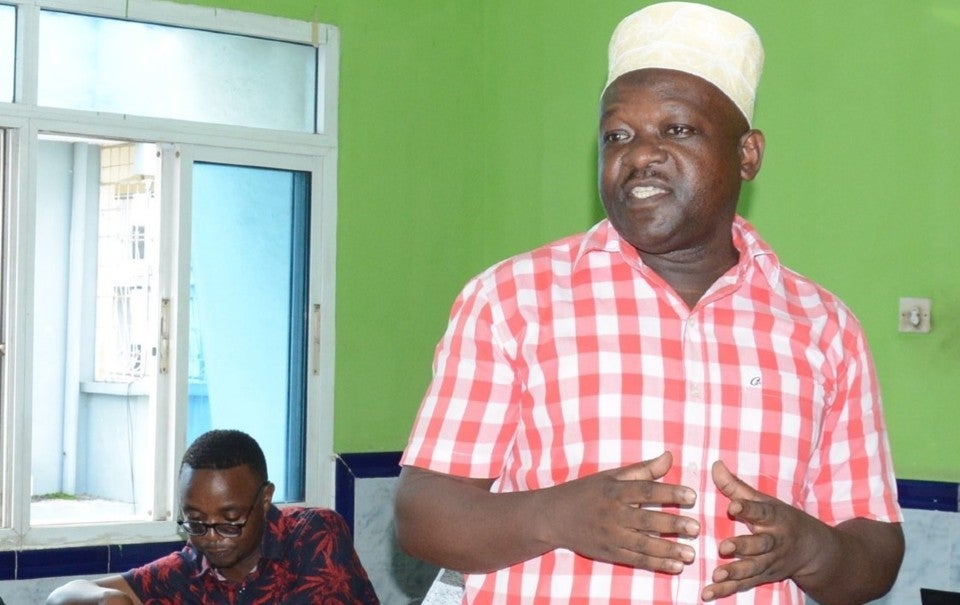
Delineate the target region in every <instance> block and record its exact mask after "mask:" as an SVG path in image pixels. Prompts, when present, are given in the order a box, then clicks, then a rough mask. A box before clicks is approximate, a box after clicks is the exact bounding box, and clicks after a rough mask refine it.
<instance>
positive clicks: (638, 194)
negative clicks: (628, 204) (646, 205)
mask: <svg viewBox="0 0 960 605" xmlns="http://www.w3.org/2000/svg"><path fill="white" fill-rule="evenodd" d="M666 192H667V190H666V189H661V188H660V187H648V186H640V187H634V188H633V189H631V190H630V196H631V197H634V198H636V199H638V200H645V199H647V198H651V197H653V196H655V195H660V194H661V193H666Z"/></svg>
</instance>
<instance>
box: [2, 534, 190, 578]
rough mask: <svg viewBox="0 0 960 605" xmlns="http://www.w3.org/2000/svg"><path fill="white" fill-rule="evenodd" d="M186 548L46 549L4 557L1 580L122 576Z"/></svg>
mask: <svg viewBox="0 0 960 605" xmlns="http://www.w3.org/2000/svg"><path fill="white" fill-rule="evenodd" d="M181 548H183V542H152V543H148V544H111V545H109V546H79V547H71V548H44V549H39V550H21V551H7V552H2V553H0V580H35V579H38V578H52V577H58V576H92V575H100V574H105V573H121V572H124V571H127V570H128V569H132V568H134V567H139V566H141V565H143V564H145V563H149V562H150V561H153V560H154V559H158V558H160V557H162V556H164V555H168V554H170V553H171V552H174V551H176V550H180V549H181Z"/></svg>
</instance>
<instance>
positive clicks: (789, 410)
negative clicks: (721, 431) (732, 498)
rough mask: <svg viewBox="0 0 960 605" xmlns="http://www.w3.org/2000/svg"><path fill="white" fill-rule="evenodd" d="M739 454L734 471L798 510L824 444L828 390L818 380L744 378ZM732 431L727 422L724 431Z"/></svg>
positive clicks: (731, 455)
mask: <svg viewBox="0 0 960 605" xmlns="http://www.w3.org/2000/svg"><path fill="white" fill-rule="evenodd" d="M742 378H743V382H742V385H743V386H742V388H741V390H740V404H739V407H738V409H737V410H736V414H737V416H738V417H737V418H736V419H733V418H731V419H730V421H731V422H735V424H736V425H737V426H738V429H737V431H738V432H737V438H736V439H734V440H728V441H727V442H728V443H729V442H730V441H733V442H735V443H736V448H737V450H738V451H737V452H725V453H726V454H727V456H728V458H727V459H732V460H736V466H737V468H736V469H731V470H733V472H735V473H736V474H737V475H738V476H739V477H740V478H741V479H742V480H744V481H745V482H747V483H749V484H750V485H752V486H754V487H756V488H757V489H758V490H760V491H761V492H763V493H765V494H768V495H770V496H774V497H776V498H779V499H781V500H783V501H785V502H789V503H791V504H794V505H799V504H801V503H802V501H803V499H804V498H805V496H806V482H805V478H806V476H807V470H808V468H809V465H810V461H811V456H812V455H813V451H814V448H815V446H816V443H817V442H818V441H819V427H820V418H821V416H822V409H823V400H824V389H823V386H822V385H821V384H820V383H819V382H818V381H817V380H816V379H814V378H813V377H805V376H800V375H797V374H788V373H783V372H771V371H761V370H755V371H753V372H747V373H746V374H745V375H744V376H743V377H742ZM730 426H731V424H730V422H728V423H726V425H725V428H729V427H730Z"/></svg>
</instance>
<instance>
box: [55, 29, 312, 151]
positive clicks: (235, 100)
mask: <svg viewBox="0 0 960 605" xmlns="http://www.w3.org/2000/svg"><path fill="white" fill-rule="evenodd" d="M316 57H317V54H316V49H315V48H313V47H312V46H309V45H304V44H293V43H288V42H279V41H276V40H266V39H263V38H254V37H250V36H239V35H233V34H223V33H216V32H209V31H200V30H192V29H185V28H179V27H170V26H164V25H155V24H149V23H136V22H131V21H120V20H116V19H107V18H103V17H89V16H84V15H73V14H68V13H60V12H53V11H42V12H41V13H40V58H39V74H38V102H39V104H40V105H46V106H52V107H62V108H68V109H84V110H91V111H103V112H112V113H124V114H136V115H142V116H149V117H161V118H173V119H181V120H194V121H203V122H212V123H218V124H231V125H237V126H253V127H261V128H272V129H277V130H289V131H297V132H314V128H315V125H314V122H315V112H316V98H315V97H316V81H317V80H316Z"/></svg>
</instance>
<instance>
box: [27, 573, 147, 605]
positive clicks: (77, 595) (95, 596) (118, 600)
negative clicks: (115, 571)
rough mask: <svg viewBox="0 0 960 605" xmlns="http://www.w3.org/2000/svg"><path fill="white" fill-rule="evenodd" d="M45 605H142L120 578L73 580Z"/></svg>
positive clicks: (51, 595) (55, 591)
mask: <svg viewBox="0 0 960 605" xmlns="http://www.w3.org/2000/svg"><path fill="white" fill-rule="evenodd" d="M46 605H143V604H142V603H141V601H140V599H138V598H137V597H136V596H134V595H133V591H132V590H131V588H130V585H129V584H127V582H126V580H124V579H123V578H122V577H121V576H119V575H115V576H108V577H106V578H103V579H101V580H95V581H91V580H73V581H72V582H68V583H66V584H64V585H63V586H61V587H60V588H58V589H56V590H54V591H53V592H51V593H50V596H49V597H47V603H46Z"/></svg>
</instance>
